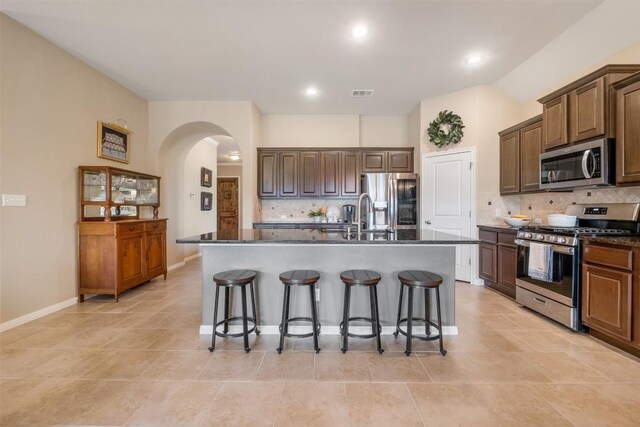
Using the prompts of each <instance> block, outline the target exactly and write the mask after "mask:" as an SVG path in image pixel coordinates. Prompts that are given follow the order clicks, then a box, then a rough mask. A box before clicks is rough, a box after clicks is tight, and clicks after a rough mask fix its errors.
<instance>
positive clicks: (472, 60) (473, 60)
mask: <svg viewBox="0 0 640 427" xmlns="http://www.w3.org/2000/svg"><path fill="white" fill-rule="evenodd" d="M483 59H484V57H483V56H482V55H480V54H474V55H469V56H467V59H465V60H464V63H465V64H467V65H476V64H479V63H481V62H482V60H483Z"/></svg>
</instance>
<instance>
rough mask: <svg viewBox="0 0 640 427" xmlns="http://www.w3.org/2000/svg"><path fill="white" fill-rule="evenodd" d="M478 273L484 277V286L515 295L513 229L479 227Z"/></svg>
mask: <svg viewBox="0 0 640 427" xmlns="http://www.w3.org/2000/svg"><path fill="white" fill-rule="evenodd" d="M479 229H480V230H479V233H478V234H479V238H480V240H481V243H480V248H479V262H478V269H479V270H478V275H479V276H480V278H481V279H484V284H485V286H487V287H489V288H492V289H495V290H496V291H498V292H500V293H502V294H504V295H507V296H509V297H511V298H515V297H516V260H517V259H516V258H517V248H516V246H515V243H514V239H515V236H516V233H515V231H511V230H508V229H494V228H487V227H479Z"/></svg>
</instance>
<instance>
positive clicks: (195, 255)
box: [167, 252, 202, 271]
mask: <svg viewBox="0 0 640 427" xmlns="http://www.w3.org/2000/svg"><path fill="white" fill-rule="evenodd" d="M201 256H202V252H198V253H197V254H193V255H189V256H188V257H186V258H185V259H184V260H183V261H180V262H177V263H175V264H173V265H170V266H169V267H167V271H171V270H175V269H176V268H180V267H184V266H185V265H187V263H188V262H189V261H191V260H194V259H196V258H200V257H201Z"/></svg>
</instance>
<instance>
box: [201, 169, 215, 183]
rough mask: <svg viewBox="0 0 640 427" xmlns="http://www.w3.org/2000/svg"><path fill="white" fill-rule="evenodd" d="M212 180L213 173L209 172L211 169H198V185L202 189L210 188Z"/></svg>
mask: <svg viewBox="0 0 640 427" xmlns="http://www.w3.org/2000/svg"><path fill="white" fill-rule="evenodd" d="M212 180H213V172H211V169H207V168H200V185H202V186H203V187H211V185H212V184H211V181H212Z"/></svg>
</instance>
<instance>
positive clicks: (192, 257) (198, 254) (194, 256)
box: [184, 252, 202, 262]
mask: <svg viewBox="0 0 640 427" xmlns="http://www.w3.org/2000/svg"><path fill="white" fill-rule="evenodd" d="M201 256H202V252H198V253H197V254H193V255H189V256H188V257H186V258H185V259H184V262H189V261H191V260H192V259H196V258H200V257H201Z"/></svg>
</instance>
